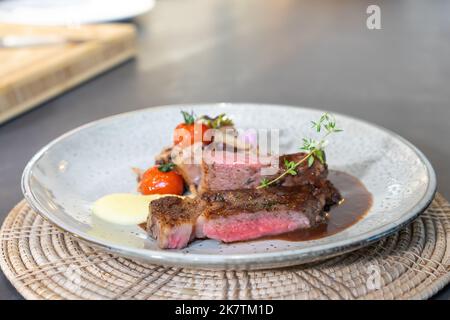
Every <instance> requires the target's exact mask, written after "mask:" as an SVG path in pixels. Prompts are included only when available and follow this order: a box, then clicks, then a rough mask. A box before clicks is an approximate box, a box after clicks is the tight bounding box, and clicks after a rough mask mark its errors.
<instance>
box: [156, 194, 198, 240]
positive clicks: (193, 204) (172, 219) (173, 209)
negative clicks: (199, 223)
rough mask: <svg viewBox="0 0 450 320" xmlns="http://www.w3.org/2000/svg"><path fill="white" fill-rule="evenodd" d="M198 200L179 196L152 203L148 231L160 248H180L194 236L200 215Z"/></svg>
mask: <svg viewBox="0 0 450 320" xmlns="http://www.w3.org/2000/svg"><path fill="white" fill-rule="evenodd" d="M197 203H198V201H197V200H196V199H191V198H181V197H177V196H168V197H163V198H160V199H157V200H154V201H152V202H151V203H150V215H149V217H148V220H147V232H148V233H149V235H150V236H151V237H153V238H154V239H157V241H158V246H159V247H160V248H167V249H180V248H184V247H186V246H187V244H188V243H189V241H190V240H192V238H193V235H194V233H193V231H194V226H195V222H196V219H197V216H198V215H199V210H198V209H199V208H198V206H197Z"/></svg>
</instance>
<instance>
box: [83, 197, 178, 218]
mask: <svg viewBox="0 0 450 320" xmlns="http://www.w3.org/2000/svg"><path fill="white" fill-rule="evenodd" d="M167 196H174V195H170V194H155V195H147V196H144V195H139V194H132V193H114V194H109V195H106V196H104V197H102V198H100V199H98V200H97V201H95V203H94V204H93V206H92V212H93V213H94V215H95V216H97V217H98V218H100V219H102V220H105V221H108V222H110V223H115V224H120V225H137V224H140V223H144V222H146V221H147V217H148V215H149V204H150V202H151V201H153V200H156V199H159V198H162V197H167Z"/></svg>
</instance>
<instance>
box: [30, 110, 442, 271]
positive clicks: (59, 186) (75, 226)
mask: <svg viewBox="0 0 450 320" xmlns="http://www.w3.org/2000/svg"><path fill="white" fill-rule="evenodd" d="M180 110H194V112H195V113H196V114H209V115H217V114H219V113H222V112H226V113H227V114H228V115H229V116H230V117H231V118H232V119H234V121H235V124H236V126H237V127H239V128H254V127H255V126H256V127H257V128H279V129H282V131H281V147H282V151H283V152H294V151H296V150H297V147H298V145H299V144H300V142H299V139H300V138H301V137H305V136H306V137H308V136H311V133H312V130H311V125H310V121H311V120H314V119H317V118H318V117H320V115H321V114H322V112H323V111H319V110H311V109H305V108H300V107H287V106H274V105H257V104H205V105H177V106H167V107H155V108H150V109H146V110H140V111H135V112H130V113H125V114H120V115H117V116H113V117H109V118H106V119H103V120H99V121H96V122H93V123H89V124H87V125H84V126H82V127H80V128H78V129H75V130H73V131H71V132H69V133H66V134H65V135H63V136H61V137H59V138H57V139H56V140H54V141H53V142H51V143H50V144H49V145H47V146H46V147H44V148H43V149H42V150H41V151H39V152H38V153H37V154H36V155H35V156H34V157H33V158H32V159H31V160H30V162H29V163H28V165H27V167H26V168H25V170H24V173H23V179H22V187H23V192H24V195H25V197H26V199H27V200H28V202H29V203H30V205H31V206H32V207H33V208H34V209H35V210H36V211H37V212H39V213H40V214H42V215H43V216H44V217H46V218H48V219H49V220H50V221H52V222H53V223H55V224H56V225H58V226H59V227H61V228H62V229H64V230H67V231H68V232H70V233H72V234H74V235H75V236H77V237H80V238H82V239H85V240H88V241H90V242H91V243H93V244H96V245H98V246H101V247H103V248H106V249H108V250H111V251H113V252H115V253H118V254H121V255H125V256H128V257H132V258H138V259H141V260H144V261H148V262H154V263H158V264H166V265H179V266H183V267H187V266H189V267H199V268H215V269H262V268H273V267H280V266H288V265H294V264H300V263H305V262H311V261H314V260H318V259H323V258H326V257H331V256H335V255H338V254H341V253H344V252H348V251H350V250H354V249H357V248H360V247H362V246H365V245H367V244H369V243H372V242H373V241H376V240H378V239H380V238H382V237H385V236H387V235H389V234H391V233H393V232H394V231H396V230H397V229H399V228H400V227H402V226H404V225H405V224H406V223H408V222H410V221H411V220H412V219H414V218H415V217H416V216H417V215H418V214H419V213H420V212H422V211H423V210H424V209H425V208H426V207H427V206H428V205H429V203H430V202H431V200H432V198H433V195H434V193H435V189H436V179H435V174H434V171H433V168H432V167H431V165H430V163H429V162H428V160H427V159H426V158H425V156H424V155H423V154H422V153H421V152H420V151H419V150H417V149H416V148H415V147H414V146H413V145H411V144H410V143H409V142H407V141H406V140H404V139H403V138H401V137H399V136H397V135H396V134H394V133H392V132H389V131H387V130H385V129H383V128H380V127H377V126H375V125H372V124H369V123H367V122H364V121H361V120H357V119H354V118H351V117H348V116H344V115H336V118H337V122H338V124H339V126H340V127H341V128H343V129H344V132H342V133H339V134H336V135H334V136H333V137H332V140H333V141H332V143H330V145H329V146H328V149H327V158H328V163H329V166H330V168H331V169H337V170H341V171H345V172H347V173H350V174H352V175H354V176H356V177H358V178H359V179H360V180H361V181H362V182H363V183H364V184H365V186H366V187H367V189H368V190H369V191H370V192H371V193H372V195H373V200H374V203H373V206H372V208H371V210H370V212H369V213H368V214H367V216H366V217H365V218H363V219H362V220H361V221H359V222H358V223H356V224H354V225H353V226H351V227H350V228H348V229H346V230H344V231H342V232H340V233H337V234H335V235H332V236H329V237H326V238H322V239H319V240H313V241H305V242H289V241H282V240H266V241H253V242H248V243H236V244H222V243H219V242H217V241H214V240H200V241H195V242H194V243H192V244H191V245H189V247H187V248H185V249H183V250H160V249H158V247H157V246H156V244H155V241H154V240H152V239H150V238H148V237H147V235H146V233H145V232H144V231H143V230H142V229H140V228H139V227H138V226H132V227H121V226H116V225H111V224H106V223H101V222H99V221H98V220H96V219H95V218H94V217H92V213H91V209H90V207H91V205H92V203H93V202H94V201H95V200H96V199H98V198H99V197H101V196H103V195H106V194H109V193H114V192H135V190H136V179H135V176H134V175H133V174H132V173H131V170H130V168H131V167H141V168H146V167H149V166H150V165H152V164H153V158H154V155H155V154H157V153H158V152H159V151H160V150H161V149H162V147H164V146H166V145H170V143H171V139H172V132H173V128H174V127H175V126H176V125H177V124H178V123H179V122H180Z"/></svg>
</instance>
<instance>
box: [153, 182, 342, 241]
mask: <svg viewBox="0 0 450 320" xmlns="http://www.w3.org/2000/svg"><path fill="white" fill-rule="evenodd" d="M337 199H340V195H339V193H338V192H337V190H336V189H335V188H334V187H333V186H332V185H331V184H326V185H324V186H323V187H322V188H316V187H314V186H312V185H310V184H307V185H302V186H295V187H281V186H276V187H269V188H265V189H240V190H231V191H214V192H213V191H209V192H205V193H203V194H202V195H201V196H200V197H198V198H195V199H190V198H184V199H181V198H178V197H165V198H161V199H158V200H155V201H152V202H151V204H150V210H151V215H150V216H149V220H148V231H149V234H150V235H151V236H152V237H153V238H155V239H157V240H158V245H159V246H160V247H161V248H173V249H179V248H183V247H185V246H186V245H187V244H188V243H189V242H190V241H192V240H193V239H195V238H211V239H217V240H220V241H223V242H234V241H245V240H251V239H257V238H260V237H264V236H267V235H277V234H282V233H286V232H289V231H293V230H297V229H302V228H310V227H313V226H314V225H316V224H318V223H321V222H323V221H324V220H325V218H324V216H325V215H324V208H325V207H326V206H330V205H332V204H334V203H335V202H336V200H337Z"/></svg>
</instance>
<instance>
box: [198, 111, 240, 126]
mask: <svg viewBox="0 0 450 320" xmlns="http://www.w3.org/2000/svg"><path fill="white" fill-rule="evenodd" d="M199 119H200V120H202V121H203V123H204V124H206V125H207V126H208V127H210V128H212V129H219V128H222V127H229V126H233V125H234V123H233V120H231V119H230V118H228V117H227V115H226V114H225V113H221V114H219V115H218V116H217V117H214V118H211V117H209V116H207V115H203V116H201V117H200V118H199Z"/></svg>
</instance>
